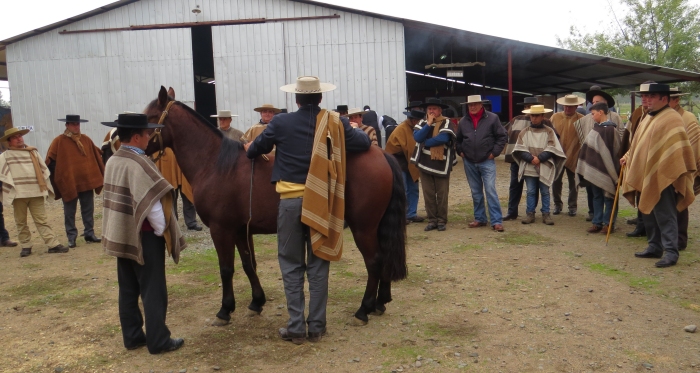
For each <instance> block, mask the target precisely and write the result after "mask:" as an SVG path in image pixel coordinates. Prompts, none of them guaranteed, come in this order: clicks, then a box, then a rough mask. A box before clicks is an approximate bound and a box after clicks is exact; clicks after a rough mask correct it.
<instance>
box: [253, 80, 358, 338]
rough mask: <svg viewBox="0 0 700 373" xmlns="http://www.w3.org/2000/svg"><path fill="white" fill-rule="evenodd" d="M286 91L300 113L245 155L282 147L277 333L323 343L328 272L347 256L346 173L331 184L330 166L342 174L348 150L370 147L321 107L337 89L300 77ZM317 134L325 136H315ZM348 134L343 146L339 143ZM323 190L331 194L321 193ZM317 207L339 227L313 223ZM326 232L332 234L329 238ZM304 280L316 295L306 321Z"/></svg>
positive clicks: (277, 171) (275, 122) (276, 123)
mask: <svg viewBox="0 0 700 373" xmlns="http://www.w3.org/2000/svg"><path fill="white" fill-rule="evenodd" d="M280 89H281V90H282V91H284V92H287V93H294V94H295V95H296V103H297V105H298V107H299V110H298V111H296V112H294V113H289V114H280V115H277V116H275V117H274V118H273V119H272V121H271V122H270V124H268V125H267V128H265V130H264V131H263V133H262V134H260V136H258V137H257V138H256V139H255V141H253V142H250V143H247V144H245V149H246V151H247V155H248V158H250V159H255V158H256V157H258V156H261V155H263V154H267V153H269V152H270V151H271V150H272V148H273V147H276V149H277V150H276V152H275V164H274V166H273V169H272V182H273V183H275V188H276V190H277V192H278V193H279V194H280V203H279V213H278V215H277V250H278V255H277V257H278V259H279V263H280V269H281V271H282V280H283V282H284V292H285V296H286V298H287V311H288V312H289V320H288V322H287V327H286V328H280V329H279V331H278V332H279V336H280V338H282V340H285V341H290V342H292V343H294V344H302V343H304V341H305V340H306V339H307V338H308V340H309V341H311V342H316V341H319V340H321V337H322V336H323V335H324V334H325V333H326V304H327V302H328V269H329V266H330V261H331V260H339V259H340V255H341V251H339V250H337V248H338V247H340V248H342V234H343V233H342V230H343V224H342V221H343V218H344V215H345V203H344V202H345V201H344V199H343V197H341V196H339V195H338V192H337V191H338V190H339V188H344V186H345V172H338V173H337V174H336V173H333V175H334V176H332V177H330V178H329V172H330V167H331V164H330V163H331V162H332V163H334V165H335V167H336V168H337V169H339V170H343V171H344V170H345V168H344V166H345V152H346V151H348V152H362V151H366V150H368V149H369V147H370V146H371V145H370V142H369V138H368V137H367V135H366V134H365V133H364V132H362V131H361V130H359V129H355V128H352V127H351V126H350V124H349V123H348V122H347V120H345V119H342V120H341V118H340V117H339V115H338V114H337V113H334V112H330V111H328V110H322V109H321V108H320V107H319V104H320V103H321V100H322V99H323V93H324V92H329V91H332V90H334V89H335V86H334V85H332V84H329V83H321V82H320V80H319V79H318V78H317V77H315V76H302V77H299V78H297V81H296V84H289V85H285V86H283V87H281V88H280ZM341 131H342V132H341ZM317 132H319V133H320V134H321V135H319V136H316V134H317ZM343 133H344V135H345V142H342V141H340V138H341V137H342V135H343ZM328 138H330V140H331V144H333V149H332V150H333V151H331V152H328V150H327V142H326V141H325V140H326V139H328ZM323 153H327V154H328V153H330V154H331V155H330V159H329V158H328V157H323V156H321V154H323ZM329 161H330V162H329ZM329 179H330V180H329ZM319 189H326V190H325V191H324V192H323V193H322V194H319V192H316V191H318V190H319ZM341 195H342V194H341ZM328 196H333V197H332V198H329V197H328ZM319 206H320V207H319ZM319 208H326V209H328V211H329V212H330V214H331V220H333V221H334V222H335V224H331V222H330V220H328V221H319V219H314V218H313V215H314V214H316V215H318V216H320V215H322V214H321V213H320V211H318V209H319ZM323 228H325V229H323ZM322 230H327V231H328V236H325V235H324V234H322V233H321V231H322ZM338 245H339V246H338ZM305 274H306V276H307V278H308V280H309V294H310V300H309V313H308V317H307V318H306V320H304V305H305V302H304V275H305ZM307 325H308V328H307Z"/></svg>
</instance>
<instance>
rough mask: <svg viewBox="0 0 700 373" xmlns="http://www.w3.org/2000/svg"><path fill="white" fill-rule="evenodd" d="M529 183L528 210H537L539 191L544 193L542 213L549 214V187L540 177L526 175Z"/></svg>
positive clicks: (526, 180)
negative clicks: (541, 181)
mask: <svg viewBox="0 0 700 373" xmlns="http://www.w3.org/2000/svg"><path fill="white" fill-rule="evenodd" d="M524 179H525V185H527V212H533V213H534V212H535V209H536V208H537V193H540V194H542V210H540V211H542V213H543V214H549V187H548V186H547V185H545V184H544V183H540V178H539V177H533V176H525V177H524Z"/></svg>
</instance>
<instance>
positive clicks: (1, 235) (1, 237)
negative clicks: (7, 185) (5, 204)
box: [0, 183, 10, 244]
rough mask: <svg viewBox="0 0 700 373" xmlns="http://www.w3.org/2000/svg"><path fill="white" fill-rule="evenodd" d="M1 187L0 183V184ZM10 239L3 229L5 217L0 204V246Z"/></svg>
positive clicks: (8, 233)
mask: <svg viewBox="0 0 700 373" xmlns="http://www.w3.org/2000/svg"><path fill="white" fill-rule="evenodd" d="M0 187H2V183H0ZM9 239H10V232H8V231H7V229H5V217H4V216H3V210H2V203H0V244H2V243H3V242H5V241H7V240H9Z"/></svg>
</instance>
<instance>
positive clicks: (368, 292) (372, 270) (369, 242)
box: [353, 231, 381, 325]
mask: <svg viewBox="0 0 700 373" xmlns="http://www.w3.org/2000/svg"><path fill="white" fill-rule="evenodd" d="M358 233H359V232H358ZM353 236H354V237H356V238H355V242H356V243H357V248H358V249H359V250H360V253H362V256H363V257H364V260H365V267H366V268H367V285H366V287H365V295H364V296H363V297H362V304H360V308H359V309H358V310H357V312H355V318H356V319H358V320H359V321H360V324H361V325H364V324H367V322H368V321H369V317H368V316H367V315H369V314H371V313H372V312H374V311H375V309H376V304H377V289H378V287H379V277H380V276H379V269H380V268H381V267H379V263H378V261H377V248H378V246H379V243H378V242H377V240H376V238H375V237H376V236H377V232H376V231H375V232H372V233H367V234H365V233H359V234H354V232H353ZM368 237H371V238H369V239H368ZM358 238H360V239H359V240H358Z"/></svg>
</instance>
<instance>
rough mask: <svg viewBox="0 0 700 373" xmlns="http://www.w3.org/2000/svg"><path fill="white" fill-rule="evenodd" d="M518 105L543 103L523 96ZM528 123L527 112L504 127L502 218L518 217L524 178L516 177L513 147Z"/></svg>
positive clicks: (527, 107) (543, 119)
mask: <svg viewBox="0 0 700 373" xmlns="http://www.w3.org/2000/svg"><path fill="white" fill-rule="evenodd" d="M518 105H523V109H524V110H528V109H530V107H532V105H544V104H543V103H542V102H540V99H539V98H537V97H525V100H524V101H523V102H521V103H519V104H518ZM542 123H543V124H544V125H545V126H548V127H552V123H551V122H550V121H549V119H547V118H542ZM529 125H530V117H529V116H528V115H527V114H521V115H518V116H516V117H514V118H513V120H511V121H510V122H509V123H508V124H506V126H505V128H504V129H505V131H506V133H507V136H508V143H507V144H506V153H505V158H506V159H505V161H506V162H508V163H510V186H509V187H508V212H507V214H506V216H505V217H504V218H503V220H515V219H517V218H518V205H520V199H521V198H522V196H523V185H524V184H525V180H520V178H518V169H519V166H518V162H516V161H515V160H514V159H513V148H514V147H515V143H516V142H517V141H518V135H520V131H522V130H524V129H525V128H527V126H529ZM538 198H539V195H538ZM535 202H537V201H535Z"/></svg>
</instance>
